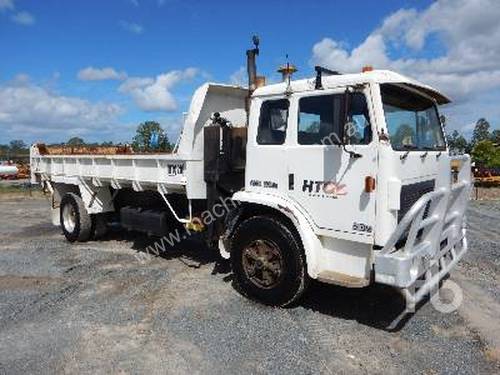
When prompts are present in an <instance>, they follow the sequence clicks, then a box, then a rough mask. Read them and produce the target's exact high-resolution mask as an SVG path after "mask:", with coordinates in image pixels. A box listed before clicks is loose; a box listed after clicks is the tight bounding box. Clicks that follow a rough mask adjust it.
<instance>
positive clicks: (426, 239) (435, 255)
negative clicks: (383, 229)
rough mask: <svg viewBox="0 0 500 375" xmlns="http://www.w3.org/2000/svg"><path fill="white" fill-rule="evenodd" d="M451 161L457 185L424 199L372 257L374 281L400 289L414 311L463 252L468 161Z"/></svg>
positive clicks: (413, 208)
mask: <svg viewBox="0 0 500 375" xmlns="http://www.w3.org/2000/svg"><path fill="white" fill-rule="evenodd" d="M455 159H456V160H459V161H460V162H461V168H460V170H459V171H458V175H457V182H455V183H450V187H449V188H440V189H438V190H436V191H433V192H430V193H427V194H425V195H423V196H422V197H421V198H420V199H419V200H418V201H417V202H416V203H415V204H414V205H413V207H412V208H411V209H410V210H409V211H408V212H407V213H406V215H405V216H404V217H403V219H402V220H401V222H400V223H399V225H398V226H397V227H396V230H395V231H394V233H393V235H392V236H391V238H390V239H389V241H388V242H387V244H386V245H385V246H384V248H383V249H382V250H380V251H378V252H377V253H376V254H375V281H376V282H378V283H381V284H386V285H391V286H394V287H396V288H398V289H400V290H401V292H402V294H403V296H404V297H405V300H406V303H407V308H414V306H415V305H416V304H417V303H418V302H419V301H420V300H422V299H423V298H424V297H425V296H426V295H427V294H429V293H430V292H433V291H434V290H436V288H437V287H438V285H439V282H440V281H441V280H442V279H443V277H444V276H445V275H446V274H448V273H449V272H450V271H451V269H453V267H454V266H455V265H456V264H457V262H458V261H459V260H460V259H461V258H462V257H463V256H464V254H465V253H466V252H467V239H466V229H465V210H466V208H467V202H468V200H469V195H470V188H471V186H472V184H471V175H470V158H469V157H468V156H461V157H456V158H455ZM425 214H426V215H427V216H426V217H424V215H425ZM396 246H397V247H396Z"/></svg>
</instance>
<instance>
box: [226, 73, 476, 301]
mask: <svg viewBox="0 0 500 375" xmlns="http://www.w3.org/2000/svg"><path fill="white" fill-rule="evenodd" d="M318 79H320V80H321V82H319V83H318V81H317V80H318ZM448 102H449V100H448V99H447V98H446V97H445V96H444V95H442V94H440V93H439V92H438V91H437V90H434V89H432V88H431V87H429V86H426V85H424V84H421V83H418V82H416V81H414V80H412V79H409V78H407V77H404V76H402V75H400V74H397V73H395V72H391V71H379V70H368V71H366V72H361V73H358V74H345V75H340V74H330V75H327V76H324V75H323V76H320V77H319V78H318V77H316V79H314V78H311V79H305V80H298V81H292V80H288V81H285V82H283V83H280V84H275V85H269V86H264V87H261V88H258V89H256V90H255V91H254V92H253V94H252V98H251V108H250V112H249V123H248V141H247V158H246V170H245V186H244V189H243V190H242V191H240V192H237V193H236V194H234V197H233V199H235V200H237V201H241V202H245V203H251V204H254V205H264V206H267V207H272V208H273V209H274V210H276V211H279V212H280V214H281V215H283V216H285V217H287V219H288V220H289V221H290V222H291V223H292V224H291V226H293V228H294V230H296V232H297V233H298V237H299V238H300V242H301V246H302V247H303V250H304V253H305V259H306V264H307V273H308V276H309V277H311V278H314V279H318V280H320V281H324V282H328V283H333V284H339V285H343V286H348V287H363V286H367V285H369V284H370V283H372V282H373V281H376V282H381V283H385V284H389V285H392V286H395V287H397V288H400V289H401V290H402V291H403V294H404V295H405V297H406V298H407V301H408V302H409V305H414V304H415V303H416V302H418V300H419V299H421V296H423V295H424V294H425V293H424V290H425V291H426V293H427V292H429V290H430V288H431V287H433V286H435V285H436V280H437V279H440V278H442V276H444V274H445V273H447V272H448V271H449V269H450V268H451V266H450V264H452V263H453V264H455V263H456V261H458V258H459V257H461V256H462V255H463V254H464V253H465V251H466V242H465V232H464V230H463V226H464V225H463V214H464V210H465V207H466V201H467V199H468V198H467V197H468V192H469V188H470V162H469V159H468V157H460V158H459V159H460V173H459V176H460V177H459V178H458V177H457V176H458V175H455V180H453V179H452V177H453V176H452V169H451V160H452V158H451V157H450V156H449V154H448V150H447V146H446V142H445V136H444V129H443V126H442V124H441V120H440V116H439V112H438V105H439V104H445V103H448ZM457 178H458V180H459V182H460V183H458V184H457ZM433 194H434V196H433ZM452 243H453V244H454V245H452ZM457 243H458V245H457ZM455 246H456V247H455ZM263 247H264V248H266V246H264V245H263ZM267 247H268V248H269V246H267ZM271 248H272V246H271ZM451 249H453V251H452V252H453V255H450V254H449V253H450V250H451ZM260 251H263V250H260ZM268 251H269V250H268ZM254 253H255V254H253V256H254V258H258V255H259V254H260V253H259V252H258V251H257V252H255V251H254ZM448 256H449V259H448V258H446V257H448ZM264 263H265V262H264ZM430 269H433V271H432V272H430V271H429V270H430ZM270 272H272V271H270ZM439 273H440V274H441V277H437V276H436V277H434V280H433V281H431V278H432V277H433V276H435V275H437V274H439ZM431 274H432V275H431ZM418 291H419V292H420V293H419V294H417V292H418Z"/></svg>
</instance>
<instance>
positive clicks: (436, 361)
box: [0, 196, 500, 375]
mask: <svg viewBox="0 0 500 375" xmlns="http://www.w3.org/2000/svg"><path fill="white" fill-rule="evenodd" d="M0 213H1V215H0V238H1V239H2V241H1V243H0V374H2V375H3V374H4V373H5V374H25V373H92V374H100V373H103V374H104V373H106V374H108V373H153V374H155V373H176V374H184V373H188V374H194V373H228V374H232V373H324V374H337V373H354V374H357V373H389V374H396V373H397V374H400V373H408V372H410V371H411V372H412V373H425V374H438V373H439V374H441V373H444V374H446V373H449V374H451V373H483V374H486V373H500V364H499V359H500V352H499V350H500V342H499V340H500V332H499V329H500V308H499V306H500V290H499V275H500V272H499V271H500V263H499V259H500V257H499V254H500V233H499V232H500V231H499V220H500V202H496V203H493V202H489V203H488V202H472V203H471V208H470V209H469V212H468V218H469V221H470V232H469V239H470V245H471V251H470V252H469V254H468V255H467V257H466V259H464V260H463V261H462V262H461V264H460V265H459V267H458V268H457V270H456V271H454V272H453V273H452V275H451V279H450V280H451V281H454V282H456V283H457V284H459V285H460V287H461V289H462V291H463V296H464V300H463V303H462V305H461V307H460V309H459V310H458V311H456V312H453V313H450V314H443V313H440V312H438V311H436V310H435V309H434V308H433V307H432V305H431V304H430V303H426V304H424V305H423V306H422V307H421V308H420V309H418V310H417V312H416V314H415V315H413V316H411V318H410V319H409V320H408V321H406V323H405V324H404V325H403V326H402V327H400V329H398V330H396V331H390V330H388V329H387V328H386V327H387V325H388V323H389V322H390V321H391V320H392V319H393V318H394V317H395V316H397V315H398V314H399V312H400V311H401V309H402V308H403V304H402V301H401V299H400V298H399V296H398V294H397V293H395V292H394V291H393V290H391V289H390V288H385V287H382V286H374V287H370V288H367V289H362V290H352V289H345V288H341V287H334V286H328V285H321V284H314V285H313V287H312V288H311V289H310V290H309V292H308V293H307V295H306V298H305V300H304V302H303V303H302V304H301V305H300V306H298V307H295V308H292V309H273V308H269V307H265V306H261V305H259V304H256V303H253V302H251V301H248V300H247V299H245V298H243V297H242V296H240V295H239V294H238V292H237V291H236V290H235V289H234V288H233V286H232V282H231V274H230V272H229V271H228V267H227V264H225V263H223V262H221V261H220V260H219V259H218V257H217V256H215V255H214V254H213V253H211V252H210V251H209V250H207V249H204V248H203V246H202V245H201V244H200V243H198V242H197V241H191V242H185V243H183V244H181V245H180V246H179V247H178V249H176V250H171V251H169V252H167V253H166V255H164V256H163V257H155V258H152V259H146V260H144V259H143V261H142V262H141V261H139V260H138V255H139V256H140V255H141V254H144V253H143V250H144V249H145V247H146V246H147V245H148V244H149V243H150V242H149V240H148V239H147V238H145V237H140V236H136V237H133V236H131V235H123V234H119V233H115V234H112V235H110V236H109V237H108V238H106V239H105V240H104V241H101V242H89V243H85V244H74V245H71V244H69V243H67V242H66V241H65V240H64V238H63V236H62V235H61V232H60V230H59V229H58V228H56V227H53V226H52V225H51V224H50V220H49V217H48V213H49V211H48V203H47V201H46V200H44V199H43V198H26V197H22V198H21V197H20V198H13V197H8V198H5V197H3V198H2V197H1V196H0Z"/></svg>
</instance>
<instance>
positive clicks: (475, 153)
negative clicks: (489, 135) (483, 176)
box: [472, 141, 500, 168]
mask: <svg viewBox="0 0 500 375" xmlns="http://www.w3.org/2000/svg"><path fill="white" fill-rule="evenodd" d="M472 159H473V160H474V161H475V162H476V164H477V165H478V166H481V167H488V168H496V167H500V149H498V148H497V147H495V145H494V144H493V142H491V141H481V142H478V143H477V144H476V145H475V146H474V148H473V149H472Z"/></svg>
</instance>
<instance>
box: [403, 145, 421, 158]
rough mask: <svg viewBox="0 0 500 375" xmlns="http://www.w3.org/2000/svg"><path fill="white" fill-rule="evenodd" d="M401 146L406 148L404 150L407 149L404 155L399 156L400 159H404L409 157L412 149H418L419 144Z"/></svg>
mask: <svg viewBox="0 0 500 375" xmlns="http://www.w3.org/2000/svg"><path fill="white" fill-rule="evenodd" d="M401 147H402V148H403V149H404V150H407V151H406V152H405V153H404V154H403V155H401V156H400V157H399V159H400V160H404V159H406V158H407V157H408V155H409V154H410V150H416V149H417V146H415V145H401Z"/></svg>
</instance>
